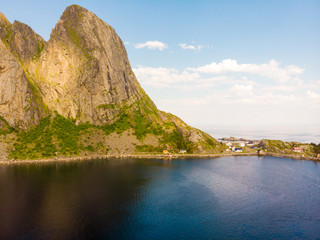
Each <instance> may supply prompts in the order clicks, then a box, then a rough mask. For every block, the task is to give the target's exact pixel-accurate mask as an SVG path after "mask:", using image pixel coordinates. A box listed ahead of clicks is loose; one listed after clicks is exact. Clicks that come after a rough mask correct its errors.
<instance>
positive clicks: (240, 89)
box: [229, 84, 253, 97]
mask: <svg viewBox="0 0 320 240" xmlns="http://www.w3.org/2000/svg"><path fill="white" fill-rule="evenodd" d="M229 92H230V93H231V94H232V95H236V96H240V97H241V96H242V97H249V96H252V95H253V86H252V85H243V84H235V85H234V86H233V87H232V88H231V89H230V90H229Z"/></svg>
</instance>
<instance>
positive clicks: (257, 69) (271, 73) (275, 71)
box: [187, 59, 304, 83]
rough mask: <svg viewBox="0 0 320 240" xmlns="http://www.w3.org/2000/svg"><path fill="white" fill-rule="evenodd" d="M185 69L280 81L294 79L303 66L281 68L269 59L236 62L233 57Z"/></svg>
mask: <svg viewBox="0 0 320 240" xmlns="http://www.w3.org/2000/svg"><path fill="white" fill-rule="evenodd" d="M187 70H189V71H192V72H199V73H205V74H225V73H250V74H257V75H260V76H263V77H268V78H271V79H275V80H277V81H279V82H282V83H284V82H287V81H289V80H291V79H294V78H295V77H296V76H298V75H300V74H302V73H303V72H304V69H303V68H300V67H298V66H295V65H290V66H287V67H285V68H281V67H280V63H279V62H277V61H275V60H270V61H269V62H268V63H264V64H260V65H258V64H251V63H248V64H238V62H237V61H236V60H233V59H225V60H223V61H222V62H220V63H216V62H213V63H211V64H208V65H204V66H201V67H198V68H188V69H187Z"/></svg>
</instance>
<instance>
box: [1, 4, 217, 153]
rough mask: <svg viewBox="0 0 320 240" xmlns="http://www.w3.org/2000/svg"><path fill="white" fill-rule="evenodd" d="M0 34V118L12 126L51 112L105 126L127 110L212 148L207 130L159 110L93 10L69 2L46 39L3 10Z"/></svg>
mask: <svg viewBox="0 0 320 240" xmlns="http://www.w3.org/2000/svg"><path fill="white" fill-rule="evenodd" d="M0 38H1V40H2V41H0V56H1V60H0V91H1V92H0V116H1V117H3V118H4V120H6V121H7V122H8V123H9V125H10V126H12V127H14V128H21V129H28V128H30V127H31V126H33V125H37V124H38V123H39V120H40V119H41V118H44V117H45V116H47V115H48V114H50V113H51V114H54V113H55V112H56V113H58V114H59V115H62V116H63V117H65V118H68V119H72V120H73V121H74V122H75V123H76V124H78V125H79V124H84V123H90V124H92V125H96V126H105V125H109V124H112V123H114V122H116V121H117V120H119V119H120V118H121V117H122V116H123V115H124V114H125V115H126V116H128V117H129V119H131V120H130V121H136V120H137V119H138V120H139V119H140V120H141V119H144V123H147V124H148V125H150V126H154V128H159V126H164V125H165V124H167V126H169V127H167V128H166V129H167V130H165V131H167V132H169V133H172V132H177V134H178V135H179V136H182V138H183V141H185V142H188V143H191V144H192V146H193V151H194V152H212V151H214V146H215V144H216V143H217V142H216V140H215V139H213V138H212V137H211V136H209V135H208V134H205V133H203V132H201V131H200V130H197V129H194V128H192V127H190V126H188V125H187V124H185V123H184V122H183V121H182V120H181V119H179V118H178V117H176V116H174V115H172V114H168V113H165V112H162V111H159V110H158V109H157V107H156V106H155V104H154V103H153V102H152V100H151V99H150V98H149V97H148V95H147V94H146V93H145V92H144V90H143V89H142V88H141V86H140V84H139V82H138V80H137V79H136V77H135V74H134V72H133V71H132V69H131V66H130V63H129V60H128V56H127V52H126V49H125V47H124V45H123V43H122V41H121V39H120V38H119V36H118V35H117V33H116V32H115V30H114V29H113V28H112V27H111V26H110V25H108V24H107V23H105V22H104V21H102V20H101V19H99V18H98V17H97V16H96V15H95V14H93V13H92V12H90V11H88V10H86V9H84V8H82V7H80V6H77V5H72V6H70V7H68V8H67V9H66V10H65V11H64V12H63V14H62V16H61V18H60V20H59V21H58V23H57V24H56V26H55V28H54V29H53V30H52V33H51V35H50V39H49V41H48V42H45V41H44V40H43V38H42V37H41V36H39V35H38V34H36V33H35V32H34V31H33V30H32V29H31V28H30V27H29V26H27V25H25V24H23V23H20V22H18V21H15V22H14V23H13V24H11V23H10V22H9V21H8V20H7V19H6V18H5V16H4V15H3V14H0ZM168 123H169V124H168ZM130 124H131V125H132V126H133V127H136V125H137V124H138V123H134V122H133V123H132V122H131V123H130ZM149 132H150V131H149ZM179 141H180V140H179ZM162 142H163V139H162Z"/></svg>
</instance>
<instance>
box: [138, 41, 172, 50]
mask: <svg viewBox="0 0 320 240" xmlns="http://www.w3.org/2000/svg"><path fill="white" fill-rule="evenodd" d="M134 47H135V48H138V49H140V48H145V47H146V48H149V49H158V50H160V51H163V50H164V49H166V48H168V45H167V44H165V43H163V42H159V41H147V42H145V43H138V44H136V45H134Z"/></svg>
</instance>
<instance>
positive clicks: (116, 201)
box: [0, 157, 320, 239]
mask: <svg viewBox="0 0 320 240" xmlns="http://www.w3.org/2000/svg"><path fill="white" fill-rule="evenodd" d="M0 194H1V197H0V239H320V163H316V162H312V161H299V160H293V159H285V158H275V157H221V158H214V159H186V160H179V159H175V160H156V159H154V160H150V159H149V160H146V159H139V160H137V159H136V160H134V159H122V160H119V159H109V160H94V161H84V162H69V163H51V164H38V165H17V166H1V167H0Z"/></svg>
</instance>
